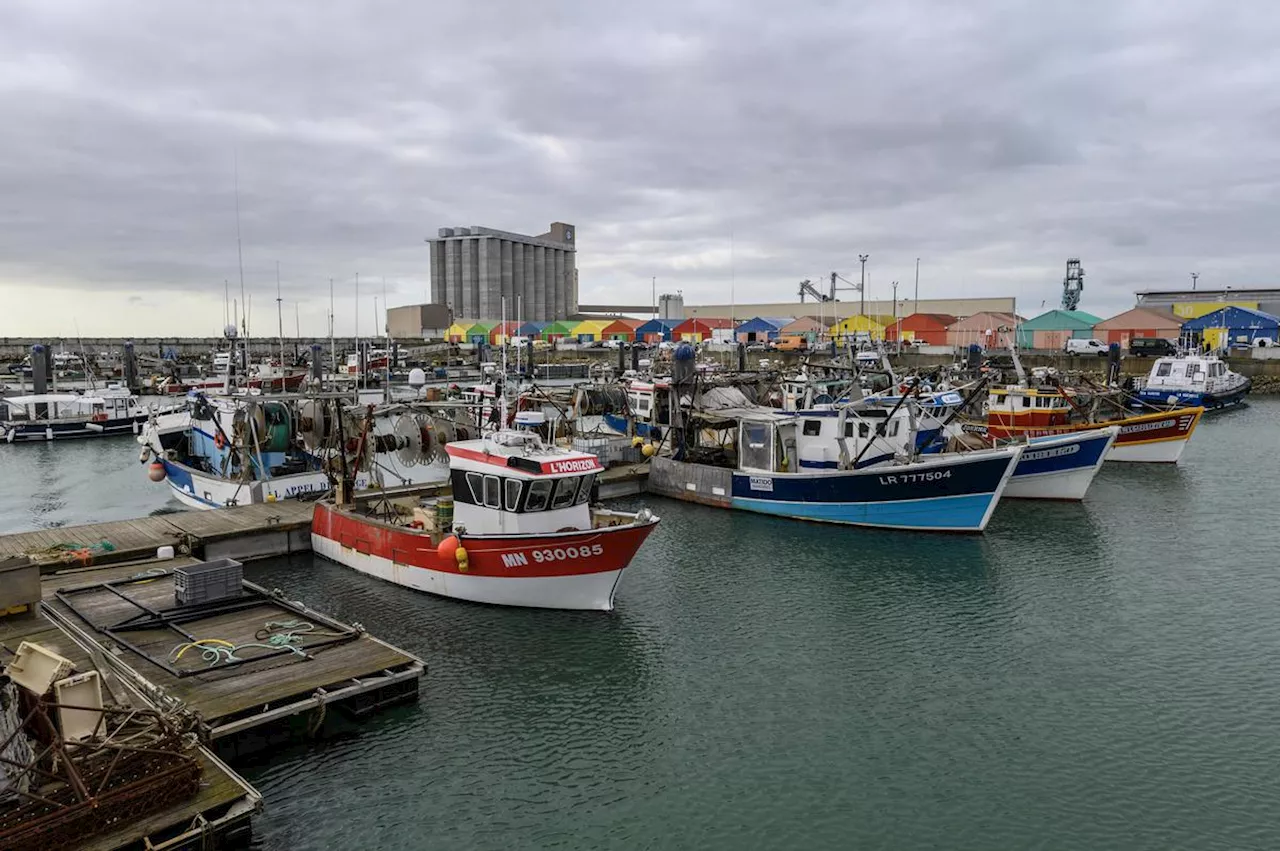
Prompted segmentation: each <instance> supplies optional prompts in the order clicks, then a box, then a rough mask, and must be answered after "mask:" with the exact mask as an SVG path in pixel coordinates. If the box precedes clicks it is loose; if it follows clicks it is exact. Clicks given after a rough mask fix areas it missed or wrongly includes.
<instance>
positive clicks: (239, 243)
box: [232, 152, 249, 373]
mask: <svg viewBox="0 0 1280 851" xmlns="http://www.w3.org/2000/svg"><path fill="white" fill-rule="evenodd" d="M235 186H236V260H237V261H238V264H239V267H240V303H241V304H243V305H244V306H245V308H244V328H243V329H242V330H243V333H242V334H241V336H242V337H244V359H243V360H242V361H241V363H240V371H241V372H242V373H243V372H244V371H245V370H246V369H247V367H248V359H249V303H248V302H247V301H245V297H244V241H243V240H242V239H241V234H240V154H239V153H238V152H237V153H236V156H235ZM234 354H235V351H234V350H233V351H232V355H234Z"/></svg>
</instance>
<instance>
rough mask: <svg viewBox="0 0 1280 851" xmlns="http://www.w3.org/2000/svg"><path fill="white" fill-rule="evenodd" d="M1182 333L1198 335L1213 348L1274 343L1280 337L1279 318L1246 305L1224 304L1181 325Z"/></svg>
mask: <svg viewBox="0 0 1280 851" xmlns="http://www.w3.org/2000/svg"><path fill="white" fill-rule="evenodd" d="M1182 333H1183V334H1187V335H1191V336H1193V337H1197V338H1199V339H1201V340H1203V341H1204V342H1206V343H1208V344H1209V347H1210V348H1213V349H1231V348H1244V347H1249V346H1255V345H1259V343H1257V342H1255V341H1258V340H1264V341H1266V342H1265V343H1262V344H1261V345H1275V344H1276V342H1277V339H1280V318H1277V317H1275V316H1272V315H1271V314H1270V313H1263V312H1262V311H1261V310H1250V309H1249V308H1247V307H1223V308H1219V309H1218V310H1215V311H1213V312H1212V313H1206V314H1205V315H1204V316H1200V317H1197V318H1195V319H1191V320H1189V321H1187V322H1184V323H1183V324H1182Z"/></svg>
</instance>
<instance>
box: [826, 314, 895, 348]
mask: <svg viewBox="0 0 1280 851" xmlns="http://www.w3.org/2000/svg"><path fill="white" fill-rule="evenodd" d="M895 321H896V320H895V319H894V318H893V317H892V316H883V315H879V314H873V315H871V316H863V315H861V314H859V315H857V316H850V317H849V318H848V319H841V320H840V321H839V322H837V323H836V324H835V325H832V326H831V339H833V340H835V341H836V342H837V343H839V344H843V343H845V342H850V343H852V342H855V341H856V340H858V339H860V338H863V335H866V336H868V337H870V338H871V339H872V340H883V339H884V331H885V329H886V328H888V327H889V326H890V325H892V324H893V323H894V322H895Z"/></svg>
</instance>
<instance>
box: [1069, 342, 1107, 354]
mask: <svg viewBox="0 0 1280 851" xmlns="http://www.w3.org/2000/svg"><path fill="white" fill-rule="evenodd" d="M1062 351H1064V352H1066V353H1067V354H1069V355H1098V356H1100V357H1106V355H1107V344H1106V343H1104V342H1102V341H1101V340H1075V339H1072V340H1067V344H1066V345H1065V346H1063V347H1062Z"/></svg>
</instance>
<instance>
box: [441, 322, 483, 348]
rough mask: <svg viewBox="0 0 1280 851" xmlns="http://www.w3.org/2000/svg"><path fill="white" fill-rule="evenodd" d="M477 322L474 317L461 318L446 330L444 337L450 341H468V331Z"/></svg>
mask: <svg viewBox="0 0 1280 851" xmlns="http://www.w3.org/2000/svg"><path fill="white" fill-rule="evenodd" d="M475 324H476V321H475V320H474V319H459V320H456V321H455V322H454V323H453V324H452V325H450V326H449V327H448V328H447V329H445V332H444V338H445V339H446V340H448V341H449V342H450V343H465V342H467V332H468V331H470V330H471V327H472V326H473V325H475Z"/></svg>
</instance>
